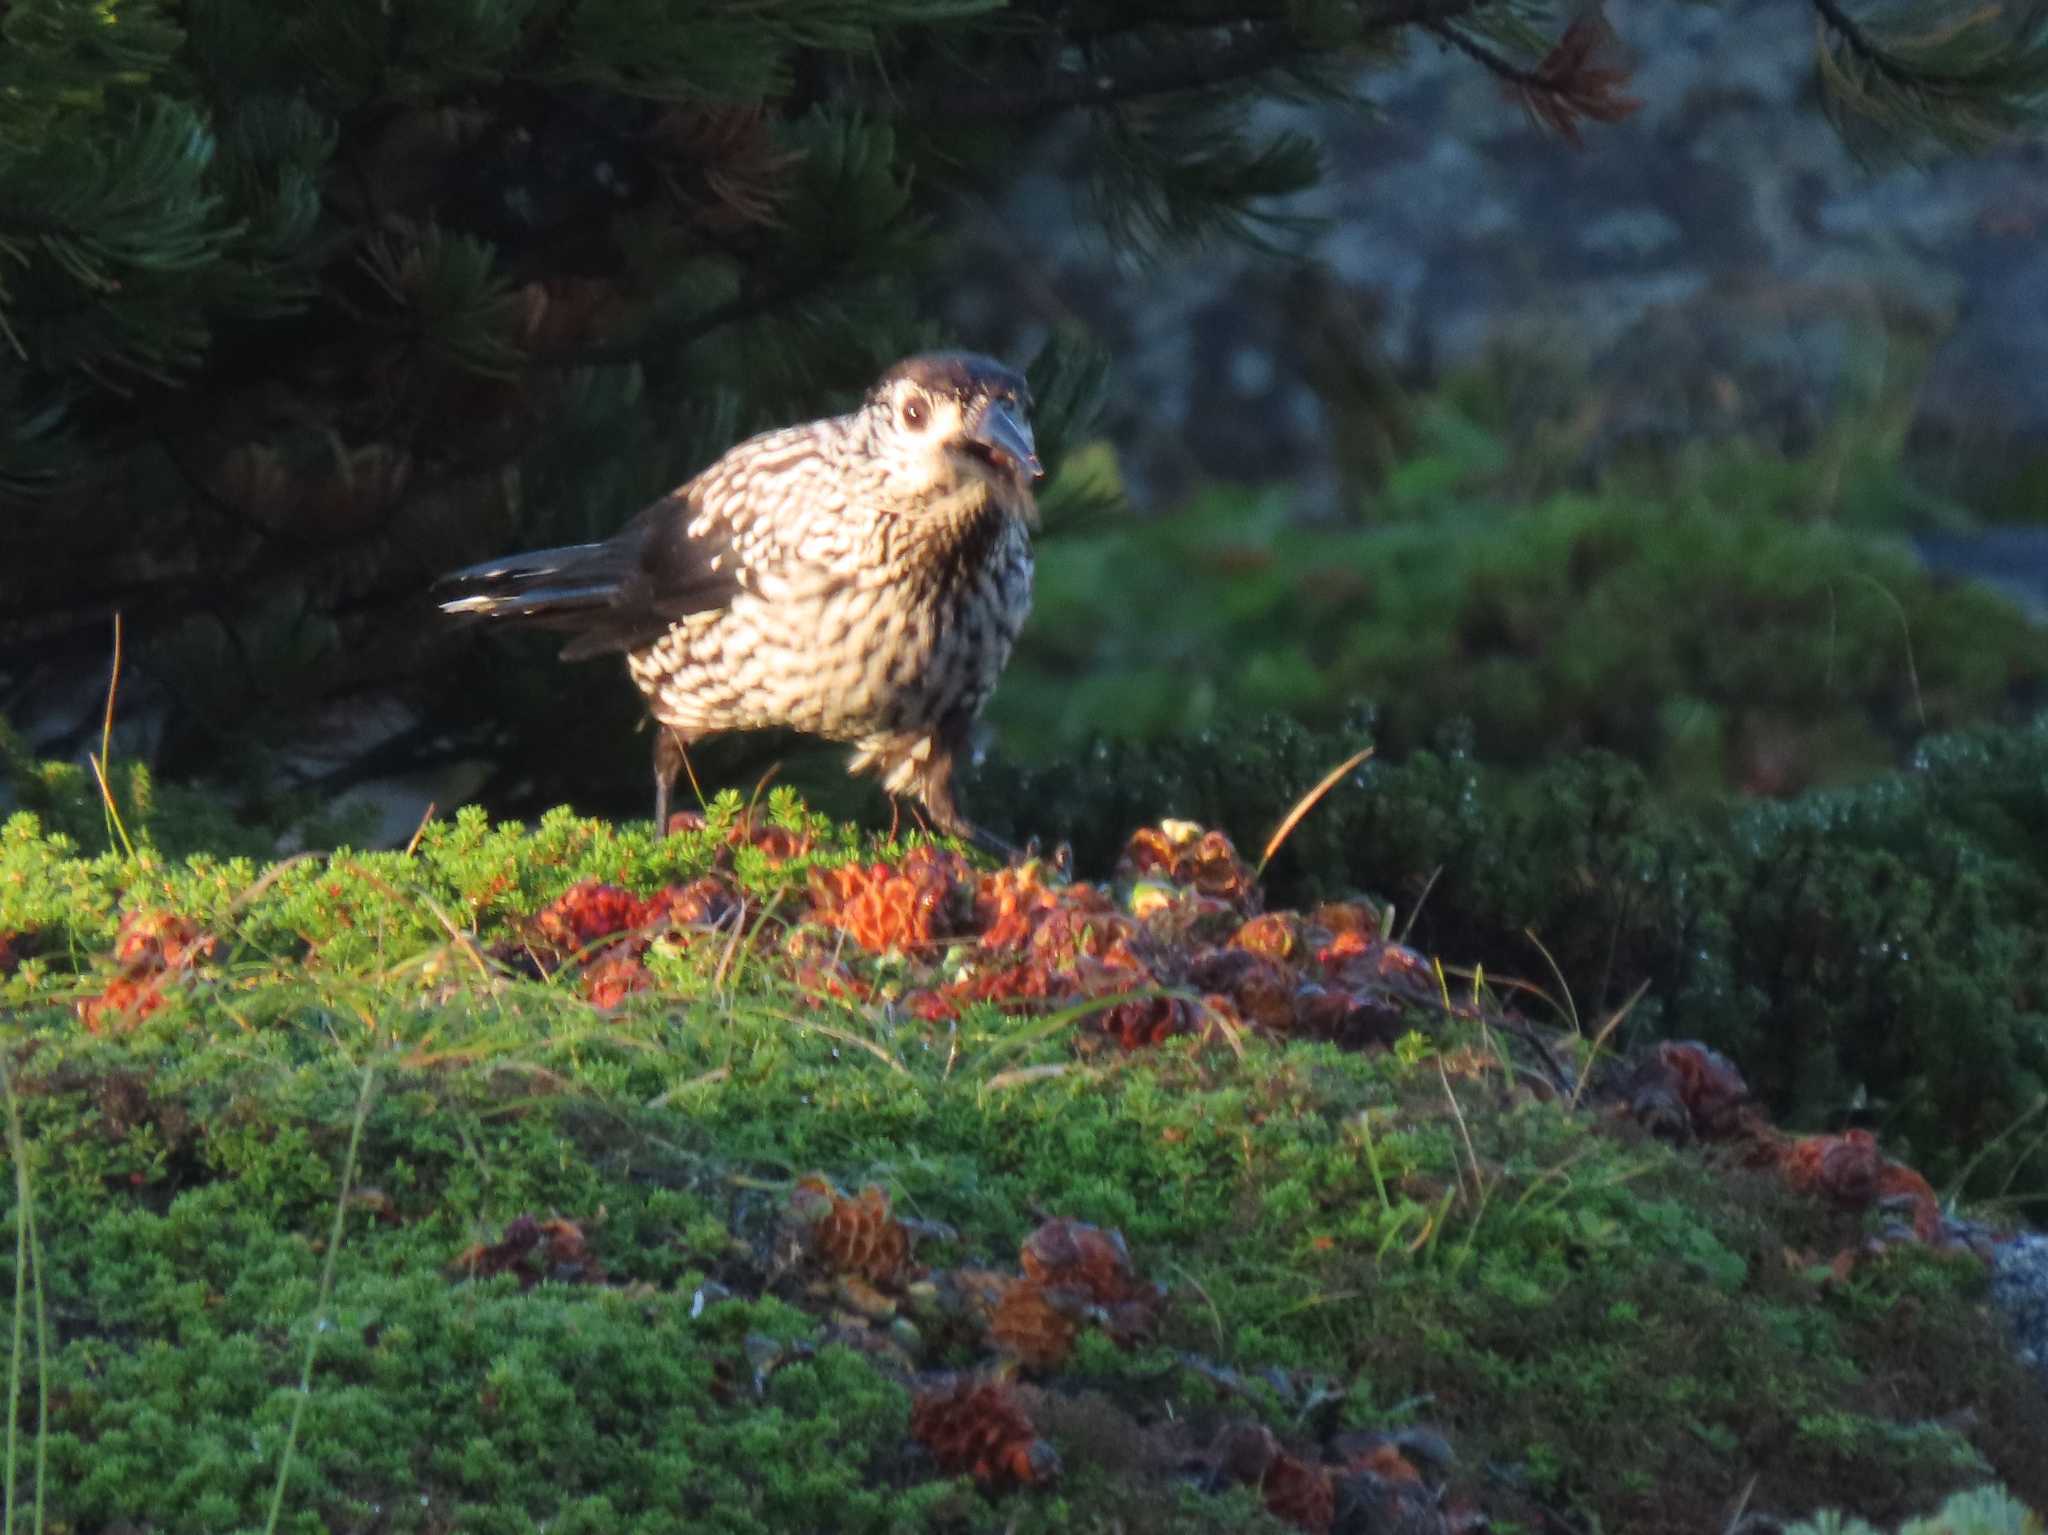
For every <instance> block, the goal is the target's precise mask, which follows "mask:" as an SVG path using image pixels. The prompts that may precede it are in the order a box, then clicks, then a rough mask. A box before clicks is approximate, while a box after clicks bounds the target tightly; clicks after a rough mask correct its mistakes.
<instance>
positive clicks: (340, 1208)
mask: <svg viewBox="0 0 2048 1535" xmlns="http://www.w3.org/2000/svg"><path fill="white" fill-rule="evenodd" d="M376 1085H377V1068H376V1067H375V1066H365V1067H364V1068H363V1086H362V1091H361V1092H360V1093H358V1094H357V1095H356V1117H355V1122H354V1123H353V1124H352V1125H350V1126H349V1132H348V1152H347V1154H346V1155H345V1156H343V1158H342V1159H341V1190H340V1193H339V1194H337V1195H336V1197H335V1201H334V1222H333V1224H332V1225H331V1226H330V1227H329V1228H328V1231H327V1257H326V1260H325V1261H324V1262H323V1263H322V1264H321V1265H320V1294H319V1298H318V1299H317V1300H316V1301H315V1302H314V1306H313V1325H312V1327H311V1328H310V1329H309V1330H308V1331H307V1335H306V1362H305V1364H304V1365H303V1366H302V1367H301V1368H300V1370H299V1391H298V1395H297V1396H296V1397H295V1398H294V1399H293V1401H292V1420H291V1426H290V1427H289V1428H287V1429H286V1430H285V1436H284V1454H283V1455H282V1456H281V1457H280V1458H279V1460H278V1463H277V1485H276V1487H274V1488H272V1489H271V1494H270V1516H269V1517H268V1518H267V1519H265V1520H264V1521H263V1535H274V1532H275V1531H276V1529H277V1520H278V1516H279V1515H280V1514H281V1513H283V1512H284V1490H285V1485H286V1483H287V1482H288V1481H289V1480H290V1479H291V1473H292V1455H293V1453H294V1451H295V1450H296V1448H297V1446H298V1442H299V1420H300V1418H301V1417H303V1416H304V1415H305V1411H306V1399H307V1398H308V1397H310V1396H311V1395H312V1394H313V1362H314V1360H315V1359H316V1358H317V1357H318V1356H319V1353H320V1334H321V1331H322V1329H323V1327H324V1325H325V1322H326V1315H325V1313H326V1311H327V1302H328V1300H329V1299H330V1298H331V1297H332V1296H333V1294H334V1260H335V1259H336V1258H337V1257H339V1256H340V1255H341V1238H342V1235H343V1233H344V1232H345V1231H346V1230H347V1222H348V1196H349V1190H350V1189H352V1188H353V1187H354V1186H355V1181H356V1153H357V1152H358V1151H359V1150H360V1149H361V1147H362V1144H363V1125H364V1123H365V1122H366V1121H368V1119H369V1117H370V1096H371V1094H372V1092H373V1091H374V1090H375V1088H376Z"/></svg>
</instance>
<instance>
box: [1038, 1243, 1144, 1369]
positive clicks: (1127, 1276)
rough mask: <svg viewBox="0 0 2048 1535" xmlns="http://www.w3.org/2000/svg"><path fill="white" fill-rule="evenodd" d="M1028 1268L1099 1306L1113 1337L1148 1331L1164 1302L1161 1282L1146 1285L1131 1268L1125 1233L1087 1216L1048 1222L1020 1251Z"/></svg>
mask: <svg viewBox="0 0 2048 1535" xmlns="http://www.w3.org/2000/svg"><path fill="white" fill-rule="evenodd" d="M1018 1256H1019V1258H1020V1260H1021V1261H1022V1263H1023V1265H1024V1272H1025V1273H1026V1274H1027V1275H1028V1276H1030V1278H1031V1279H1032V1280H1033V1281H1034V1282H1035V1283H1036V1284H1038V1285H1039V1286H1040V1287H1041V1288H1043V1289H1044V1290H1046V1291H1049V1292H1052V1294H1053V1295H1055V1296H1058V1295H1059V1294H1061V1293H1063V1292H1073V1293H1075V1294H1078V1295H1080V1296H1082V1297H1084V1298H1085V1299H1086V1300H1087V1301H1088V1302H1089V1303H1090V1304H1092V1305H1094V1306H1095V1307H1097V1308H1099V1309H1100V1311H1101V1312H1102V1314H1103V1322H1104V1326H1105V1328H1106V1330H1107V1331H1108V1332H1109V1334H1110V1336H1111V1337H1112V1338H1114V1339H1116V1341H1117V1342H1118V1343H1122V1344H1129V1343H1131V1342H1133V1341H1135V1340H1136V1339H1138V1338H1141V1337H1144V1336H1146V1335H1148V1334H1149V1333H1150V1332H1151V1331H1152V1329H1153V1327H1154V1325H1155V1324H1156V1323H1157V1321H1158V1317H1159V1311H1160V1308H1161V1307H1163V1306H1164V1305H1165V1303H1166V1290H1165V1287H1164V1286H1162V1285H1157V1284H1147V1283H1145V1282H1144V1281H1143V1280H1141V1279H1139V1278H1138V1276H1137V1273H1136V1272H1135V1271H1134V1270H1133V1269H1132V1267H1131V1254H1130V1249H1129V1248H1128V1247H1126V1246H1125V1245H1124V1237H1123V1233H1122V1232H1120V1231H1115V1230H1109V1231H1105V1230H1104V1229H1103V1228H1102V1227H1100V1226H1091V1225H1089V1224H1088V1223H1087V1222H1086V1221H1076V1220H1067V1219H1064V1218H1062V1219H1058V1220H1050V1221H1047V1222H1046V1223H1045V1224H1044V1225H1042V1226H1040V1227H1039V1228H1038V1229H1037V1230H1036V1231H1034V1232H1032V1233H1031V1235H1030V1236H1029V1237H1027V1238H1026V1239H1025V1242H1024V1246H1023V1249H1022V1251H1021V1252H1020V1253H1019V1254H1018Z"/></svg>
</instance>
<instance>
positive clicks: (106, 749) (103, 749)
mask: <svg viewBox="0 0 2048 1535" xmlns="http://www.w3.org/2000/svg"><path fill="white" fill-rule="evenodd" d="M120 691H121V615H120V614H119V613H116V614H115V615H114V664H113V668H112V670H110V671H109V672H108V674H107V709H106V713H105V714H104V715H103V716H102V717H101V719H100V754H99V755H98V756H97V757H95V756H93V754H92V753H91V752H87V753H86V755H85V760H86V761H87V762H90V763H91V764H92V776H93V777H94V778H96V779H97V780H99V786H100V804H101V805H102V806H104V807H105V809H106V812H107V827H108V830H109V831H110V832H112V834H113V835H114V836H117V837H119V838H120V839H121V846H122V847H123V848H124V849H126V851H127V853H128V856H129V857H130V858H133V857H134V856H135V844H134V843H133V842H131V841H129V840H128V828H127V827H126V826H124V825H123V824H122V822H121V807H120V806H119V805H117V804H116V803H115V802H114V786H113V785H112V784H111V783H110V782H109V781H108V776H107V775H108V774H109V773H111V772H112V771H113V756H112V753H113V749H114V699H115V697H116V696H117V695H118V694H119V693H120Z"/></svg>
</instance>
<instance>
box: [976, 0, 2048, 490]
mask: <svg viewBox="0 0 2048 1535" xmlns="http://www.w3.org/2000/svg"><path fill="white" fill-rule="evenodd" d="M1606 14H1607V16H1608V18H1609V20H1610V21H1611V22H1612V24H1613V26H1614V28H1615V30H1616V33H1617V34H1618V39H1619V47H1620V50H1621V51H1622V54H1623V57H1624V58H1625V60H1626V62H1627V64H1628V66H1629V67H1630V69H1631V78H1630V80H1629V83H1628V87H1627V90H1628V94H1629V96H1630V97H1632V98H1634V99H1635V100H1636V101H1638V102H1639V103H1640V106H1639V109H1638V110H1637V111H1636V112H1634V113H1633V114H1632V115H1631V116H1629V117H1627V118H1626V119H1625V120H1622V121H1619V122H1615V123H1611V124H1600V125H1596V126H1594V127H1592V128H1590V129H1588V130H1586V131H1584V132H1582V133H1581V134H1579V135H1578V138H1579V143H1578V146H1577V147H1576V148H1575V149H1573V148H1569V147H1567V146H1565V145H1561V144H1560V143H1559V141H1558V138H1557V136H1556V135H1555V134H1554V133H1552V132H1549V131H1547V130H1546V129H1545V127H1544V126H1543V125H1541V124H1540V123H1538V122H1536V121H1535V120H1533V118H1532V116H1531V115H1530V114H1529V113H1527V112H1525V111H1524V110H1522V109H1520V108H1519V107H1518V106H1517V105H1516V104H1515V102H1513V101H1512V100H1510V99H1508V98H1507V97H1505V96H1504V94H1503V92H1502V90H1501V88H1500V86H1499V84H1498V82H1497V81H1496V80H1495V79H1493V78H1492V77H1490V76H1489V75H1488V74H1487V73H1486V72H1485V71H1483V70H1475V69H1473V68H1472V67H1471V60H1470V59H1469V58H1467V57H1465V56H1464V55H1463V54H1461V53H1460V52H1459V51H1458V50H1457V49H1456V48H1454V47H1452V46H1451V45H1449V44H1447V43H1445V42H1443V41H1441V40H1437V39H1434V38H1429V37H1423V38H1420V39H1417V41H1416V43H1415V45H1414V46H1413V47H1412V48H1411V49H1410V50H1409V51H1408V53H1407V56H1406V57H1405V58H1404V59H1403V60H1402V61H1400V62H1399V63H1398V64H1397V65H1395V66H1393V67H1391V68H1387V69H1384V70H1380V71H1376V72H1374V73H1372V74H1371V75H1370V76H1369V77H1368V78H1367V79H1365V80H1364V81H1363V82H1362V83H1361V94H1362V95H1363V96H1364V97H1365V98H1366V100H1367V101H1368V102H1369V103H1370V110H1369V111H1364V112H1361V111H1357V110H1354V109H1352V108H1350V107H1346V106H1336V105H1330V104H1320V103H1305V104H1297V103H1268V104H1266V105H1265V106H1263V107H1262V108H1261V109H1260V110H1261V114H1262V118H1261V121H1262V125H1263V126H1266V127H1269V128H1272V129H1276V130H1277V129H1292V130H1296V131H1299V132H1301V133H1303V134H1306V135H1307V136H1309V137H1310V138H1312V139H1313V140H1314V141H1315V142H1316V143H1318V144H1319V145H1321V146H1322V149H1323V153H1324V156H1325V174H1324V179H1323V180H1322V181H1321V182H1320V183H1319V184H1318V185H1316V186H1315V187H1313V188H1311V189H1310V190H1308V191H1306V192H1303V193H1301V194H1298V195H1296V196H1294V197H1291V198H1288V199H1285V200H1283V201H1281V202H1279V203H1277V204H1275V205H1274V206H1272V207H1271V208H1270V209H1269V210H1268V211H1269V212H1270V213H1271V215H1272V217H1271V219H1270V220H1269V221H1268V222H1267V223H1266V225H1265V226H1264V227H1263V229H1262V230H1261V233H1262V234H1263V235H1264V236H1265V238H1266V241H1267V242H1268V248H1266V249H1260V248H1256V247H1253V246H1249V245H1245V244H1242V243H1237V244H1213V245H1211V246H1210V247H1209V248H1208V249H1206V250H1204V251H1202V252H1200V253H1198V254H1196V255H1194V256H1192V257H1189V258H1186V259H1180V260H1174V261H1171V262H1169V263H1167V264H1164V265H1160V264H1148V263H1137V262H1133V261H1131V260H1130V259H1129V258H1128V257H1127V256H1125V255H1123V254H1121V253H1120V252H1119V251H1117V250H1116V249H1114V248H1112V247H1111V246H1110V245H1109V244H1108V242H1107V241H1106V239H1105V238H1104V236H1103V232H1102V229H1101V226H1100V225H1098V224H1096V223H1094V222H1092V221H1090V220H1088V219H1087V218H1086V217H1084V216H1077V211H1076V208H1077V193H1078V192H1079V191H1080V189H1082V188H1084V187H1085V185H1086V183H1087V181H1088V177H1089V171H1090V165H1089V157H1090V155H1091V154H1092V153H1093V152H1094V149H1095V146H1094V144H1093V142H1092V140H1091V139H1090V138H1089V136H1088V135H1086V134H1085V133H1083V132H1080V131H1074V130H1069V131H1064V132H1055V133H1053V134H1051V135H1049V136H1048V137H1047V138H1046V139H1045V140H1044V141H1042V142H1040V143H1038V144H1037V145H1035V146H1033V147H1032V149H1031V150H1030V152H1029V154H1028V155H1027V157H1026V163H1027V166H1028V170H1027V172H1026V173H1025V174H1023V175H1021V176H1019V177H1017V178H1016V179H1015V180H1014V182H1013V183H1012V184H1011V185H1010V186H1009V187H1007V188H1006V189H1005V190H1004V191H1003V192H1002V193H1001V194H1000V195H999V196H997V197H996V198H994V199H993V200H991V201H988V202H986V203H984V204H980V205H978V206H976V207H974V208H973V209H971V210H969V212H968V213H967V214H966V216H965V218H964V220H963V222H964V223H965V225H966V227H967V228H968V229H969V230H970V231H971V232H972V235H973V241H972V244H971V247H970V248H969V250H968V251H967V252H966V253H965V254H964V255H963V256H962V257H961V258H960V259H959V260H957V261H956V262H955V263H954V265H953V268H952V272H951V277H950V281H949V287H950V291H949V293H948V296H947V301H946V312H947V313H948V315H949V316H950V318H951V320H952V323H953V324H954V326H955V327H956V328H957V329H958V330H959V331H960V332H962V333H963V334H968V335H973V336H977V337H980V338H984V339H985V340H986V341H987V342H988V343H989V344H991V345H994V346H997V347H1000V348H1003V349H1007V350H1011V351H1013V352H1019V353H1025V354H1028V353H1029V352H1030V351H1031V350H1033V349H1034V348H1035V346H1036V345H1037V344H1038V343H1039V342H1040V341H1041V340H1042V339H1043V337H1044V336H1045V335H1046V334H1048V332H1049V331H1050V330H1052V329H1053V328H1055V327H1061V326H1078V327H1081V328H1084V329H1085V331H1086V332H1087V333H1088V334H1089V335H1091V336H1093V337H1095V338H1096V339H1097V340H1098V341H1100V342H1101V344H1102V345H1103V346H1105V347H1106V348H1108V349H1109V351H1110V352H1111V353H1112V354H1113V355H1114V357H1115V359H1116V390H1115V395H1114V400H1113V404H1112V406H1111V409H1110V412H1109V415H1108V427H1109V431H1110V434H1111V436H1112V437H1113V439H1114V440H1115V442H1116V443H1117V446H1118V448H1119V450H1120V454H1121V458H1122V462H1123V465H1124V469H1125V473H1126V475H1127V477H1128V479H1129V483H1130V485H1131V486H1132V489H1133V492H1134V496H1135V498H1136V499H1137V500H1138V501H1139V502H1141V503H1145V504H1164V503H1171V502H1173V501H1174V500H1175V499H1177V498H1179V497H1181V496H1184V495H1185V494H1186V493H1187V492H1188V491H1189V490H1190V489H1191V488H1192V487H1194V486H1197V485H1200V484H1203V483H1205V482H1208V481H1211V480H1214V479H1218V478H1221V479H1227V480H1236V481H1243V482H1254V483H1256V482H1266V481H1272V480H1277V479H1287V480H1291V481H1294V482H1296V483H1297V484H1298V485H1300V486H1302V487H1303V498H1302V504H1303V506H1304V507H1305V508H1306V509H1309V510H1313V511H1319V512H1320V513H1322V514H1323V515H1327V516H1332V517H1354V516H1359V515H1363V508H1362V505H1361V499H1360V498H1361V495H1362V493H1363V492H1364V491H1366V490H1367V489H1369V488H1370V485H1371V484H1372V483H1373V482H1374V480H1375V479H1376V476H1377V474H1378V473H1379V472H1380V471H1382V470H1383V469H1384V467H1385V466H1386V465H1387V464H1388V463H1390V462H1391V461H1392V460H1393V459H1395V458H1397V457H1398V456H1399V454H1400V452H1401V451H1402V446H1403V442H1404V434H1403V428H1402V411H1401V401H1402V398H1403V395H1404V393H1405V392H1408V391H1414V390H1418V389H1425V388H1427V387H1429V386H1430V385H1432V384H1434V383H1436V382H1438V381H1440V380H1442V379H1443V378H1444V377H1445V376H1446V375H1448V374H1451V373H1455V372H1457V371H1458V370H1461V369H1470V368H1472V367H1474V366H1475V365H1483V364H1487V363H1489V362H1491V363H1494V364H1497V365H1498V366H1499V367H1500V369H1501V370H1502V375H1503V376H1502V379H1501V387H1502V388H1503V389H1505V390H1507V391H1508V392H1509V395H1510V400H1509V402H1508V403H1509V404H1510V405H1511V407H1512V411H1513V414H1514V416H1515V417H1516V419H1517V420H1518V422H1520V423H1522V424H1529V423H1535V422H1540V421H1553V422H1557V423H1559V424H1560V425H1561V426H1562V427H1563V428H1564V431H1565V437H1566V439H1567V443H1566V445H1567V446H1568V447H1569V448H1571V449H1573V450H1575V452H1574V455H1573V462H1574V465H1575V467H1576V468H1577V469H1578V470H1579V471H1580V472H1581V473H1582V474H1583V475H1586V476H1591V475H1593V474H1595V473H1596V472H1597V471H1598V469H1599V467H1600V466H1601V465H1602V464H1603V463H1606V462H1609V461H1611V460H1612V459H1613V458H1614V457H1616V456H1617V455H1627V454H1631V453H1635V454H1645V453H1652V452H1670V451H1673V450H1675V449H1677V448H1679V447H1682V446H1684V445H1687V444H1694V443H1698V442H1701V441H1703V440H1711V439H1715V438H1730V437H1736V436H1740V437H1745V438H1748V439H1750V440H1752V441H1757V442H1760V443H1763V444H1767V445H1769V446H1772V447H1775V448H1781V449H1784V450H1787V451H1790V452H1795V453H1796V452H1802V451H1806V450H1810V449H1811V448H1813V447H1814V446H1815V444H1816V443H1817V442H1818V441H1819V440H1820V439H1821V437H1822V436H1823V435H1824V434H1825V432H1826V431H1827V429H1828V426H1829V424H1830V423H1831V422H1833V421H1835V420H1837V419H1838V418H1839V417H1840V416H1841V415H1842V414H1843V413H1844V412H1845V411H1849V410H1854V409H1856V408H1859V407H1860V406H1862V405H1864V404H1866V403H1867V402H1869V401H1871V400H1873V399H1876V398H1879V397H1883V396H1886V395H1888V394H1897V393H1899V392H1900V391H1904V392H1906V394H1907V395H1908V396H1909V397H1910V423H1909V424H1910V443H1909V448H1910V452H1911V455H1912V458H1913V461H1914V465H1915V467H1916V469H1918V470H1920V471H1921V472H1923V474H1925V475H1926V476H1927V477H1928V478H1929V479H1930V480H1931V481H1932V482H1933V483H1935V484H1937V485H1939V486H1940V487H1941V488H1943V489H1947V490H1953V491H1957V492H1959V493H1962V494H1965V495H1966V496H1968V497H1969V498H1970V499H1972V500H1974V501H1977V502H1980V503H1982V504H1985V505H1988V506H1991V507H1995V508H1998V509H2000V510H2003V511H2007V512H2009V513H2011V514H2013V515H2026V514H2028V513H2029V512H2031V513H2033V514H2034V515H2039V513H2040V510H2041V489H2042V487H2043V485H2044V484H2048V479H2044V477H2043V476H2042V474H2041V472H2040V462H2041V460H2040V454H2041V452H2042V450H2043V449H2044V448H2048V260H2044V259H2043V255H2042V253H2043V249H2044V245H2043V231H2044V228H2048V146H2044V145H2043V143H2042V142H2041V141H2040V140H2039V139H2038V138H2034V139H2023V140H2015V141H2012V142H2009V143H2007V144H2004V145H2002V146H1999V147H1996V148H1992V149H1988V150H1985V151H1983V152H1981V153H1976V154H1969V155H1941V154H1936V153H1922V154H1919V155H1917V156H1905V155H1901V154H1900V153H1899V152H1898V150H1899V146H1897V145H1894V144H1887V143H1885V142H1883V141H1881V140H1878V139H1874V138H1873V137H1872V136H1871V135H1869V134H1867V133H1855V132H1852V133H1850V134H1848V135H1844V134H1843V133H1840V132H1838V131H1837V130H1836V127H1835V125H1834V124H1832V123H1831V122H1830V120H1829V117H1828V115H1827V113H1826V112H1824V111H1823V110H1822V106H1823V101H1822V90H1821V83H1820V80H1819V77H1818V76H1817V74H1816V71H1815V67H1814V60H1815V55H1814V35H1813V32H1812V29H1811V28H1810V27H1804V26H1797V25H1786V24H1785V23H1786V20H1787V18H1786V14H1785V8H1784V7H1783V6H1782V5H1778V4H1774V3H1768V0H1729V3H1726V4H1721V5H1671V4H1659V3H1654V0H1619V3H1616V4H1615V5H1613V6H1611V7H1610V8H1609V9H1608V11H1607V13H1606Z"/></svg>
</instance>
